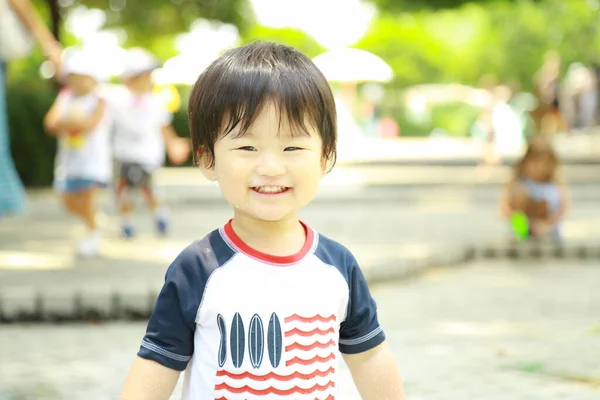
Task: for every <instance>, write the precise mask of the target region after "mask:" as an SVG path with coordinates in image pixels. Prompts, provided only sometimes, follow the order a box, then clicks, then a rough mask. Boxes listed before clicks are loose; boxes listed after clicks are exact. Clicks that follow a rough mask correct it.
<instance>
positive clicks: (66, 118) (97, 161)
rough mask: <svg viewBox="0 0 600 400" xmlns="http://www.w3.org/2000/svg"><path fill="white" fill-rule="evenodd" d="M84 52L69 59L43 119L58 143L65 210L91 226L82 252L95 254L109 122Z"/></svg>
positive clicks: (107, 177)
mask: <svg viewBox="0 0 600 400" xmlns="http://www.w3.org/2000/svg"><path fill="white" fill-rule="evenodd" d="M89 60H90V58H89V57H87V55H86V54H85V53H83V52H82V51H81V50H73V51H72V52H71V53H70V54H69V55H68V57H66V59H65V62H64V66H63V68H64V69H63V73H64V75H65V82H66V86H65V87H64V88H63V89H62V90H61V91H60V93H59V95H58V96H57V98H56V100H55V101H54V104H53V105H52V107H51V108H50V110H49V111H48V113H47V114H46V116H45V118H44V127H45V129H46V131H47V132H48V133H49V134H50V135H53V136H56V137H57V139H58V152H57V154H56V170H55V176H54V179H55V188H56V189H57V191H58V192H59V193H60V194H61V196H62V201H63V203H64V205H65V207H66V209H67V210H68V211H69V213H71V214H72V215H74V216H76V217H79V218H80V219H81V220H82V221H83V222H84V223H85V224H86V225H87V227H88V229H89V236H88V237H87V238H86V239H85V240H84V241H82V242H81V244H80V246H79V249H78V252H79V253H80V254H81V255H93V254H95V253H96V252H97V251H98V248H99V246H100V241H101V236H100V231H99V229H98V225H97V221H96V205H95V198H96V192H97V189H98V188H103V187H106V186H107V185H108V184H109V183H110V181H111V179H112V163H111V153H110V117H109V115H108V112H107V108H106V103H105V101H104V99H103V98H102V97H101V96H100V93H99V90H98V85H97V82H98V77H97V75H96V72H95V68H94V66H93V65H92V63H91V62H90V61H89Z"/></svg>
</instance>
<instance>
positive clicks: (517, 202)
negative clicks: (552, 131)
mask: <svg viewBox="0 0 600 400" xmlns="http://www.w3.org/2000/svg"><path fill="white" fill-rule="evenodd" d="M558 164H559V160H558V156H557V155H556V153H555V152H554V150H553V149H552V146H551V144H550V143H549V141H548V140H547V139H545V138H544V137H542V136H536V137H534V138H532V140H531V141H530V143H529V145H528V148H527V150H526V152H525V155H524V156H523V158H522V159H521V160H520V161H519V162H518V163H517V164H516V166H515V170H514V175H513V177H512V178H511V179H510V181H509V182H508V183H507V184H506V187H505V189H504V192H503V194H502V197H501V200H500V209H501V212H502V215H503V216H504V218H506V219H507V220H509V221H510V222H511V224H512V226H513V230H514V234H515V235H516V236H517V237H518V238H536V239H542V238H551V239H554V240H557V241H560V240H561V239H562V237H561V222H562V220H563V219H564V217H565V214H566V212H567V210H568V208H569V197H570V196H569V192H568V189H567V186H566V184H565V183H564V182H563V181H562V180H561V178H560V176H559V174H558Z"/></svg>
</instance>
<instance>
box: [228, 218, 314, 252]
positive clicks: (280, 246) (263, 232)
mask: <svg viewBox="0 0 600 400" xmlns="http://www.w3.org/2000/svg"><path fill="white" fill-rule="evenodd" d="M231 227H232V229H233V231H234V232H235V233H236V235H238V237H239V238H240V239H242V241H244V243H246V244H247V245H248V246H250V247H252V248H254V249H256V250H258V251H261V252H263V253H267V254H271V255H276V256H287V255H292V254H295V253H297V252H298V251H299V250H300V249H301V248H302V246H303V245H304V242H305V241H306V234H305V232H304V228H303V227H302V225H301V224H300V221H299V220H298V217H297V216H296V215H295V214H294V215H293V216H290V217H288V218H285V219H282V220H279V221H264V220H259V219H255V218H252V217H250V216H248V215H245V214H242V213H238V212H234V216H233V219H232V221H231Z"/></svg>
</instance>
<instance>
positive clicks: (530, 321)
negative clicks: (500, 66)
mask: <svg viewBox="0 0 600 400" xmlns="http://www.w3.org/2000/svg"><path fill="white" fill-rule="evenodd" d="M598 282H600V268H598V266H597V265H596V264H574V265H569V264H556V263H552V262H547V263H545V264H542V265H539V266H533V265H531V264H529V263H524V264H507V263H493V264H490V263H487V264H477V265H471V266H467V267H461V268H456V269H447V270H444V269H438V270H433V271H430V272H429V273H427V274H426V275H424V276H422V277H421V278H419V279H415V280H412V281H407V282H404V283H395V284H389V285H379V286H376V287H375V288H374V289H373V292H374V295H375V297H376V299H377V301H378V305H379V310H380V315H381V321H382V324H383V326H384V328H385V329H386V332H387V334H388V338H389V339H388V340H389V343H390V344H391V346H392V348H393V351H394V354H395V355H396V358H397V360H398V362H399V364H400V366H401V368H402V371H403V375H404V377H405V385H406V389H407V391H408V395H409V397H408V398H409V399H410V400H471V399H485V400H494V399H502V400H504V399H511V400H521V399H522V400H529V399H532V400H538V399H544V400H566V399H569V400H595V399H598V398H600V363H598V360H599V359H600V318H599V317H598V316H599V315H600V291H598V290H597V289H598V287H597V283H598ZM144 328H145V326H144V324H142V323H119V324H106V325H65V326H50V325H34V326H26V325H10V326H4V327H0V343H2V349H3V350H2V351H1V352H0V400H25V399H27V400H29V399H36V400H80V399H86V400H88V399H89V400H96V399H97V400H106V399H114V398H117V396H118V393H119V391H120V388H121V386H122V383H123V380H124V378H125V376H126V374H127V371H128V368H129V366H130V363H131V361H132V359H133V358H134V356H135V353H136V351H137V348H138V346H139V341H140V338H141V337H142V335H143V332H144ZM343 378H344V379H343V380H342V382H341V388H342V395H341V396H340V398H342V399H344V400H354V399H359V397H358V396H357V394H356V391H355V389H354V387H353V384H352V382H351V380H350V377H349V374H348V371H347V370H345V369H344V371H343ZM178 394H179V391H177V392H176V395H174V396H173V399H176V398H179V395H178Z"/></svg>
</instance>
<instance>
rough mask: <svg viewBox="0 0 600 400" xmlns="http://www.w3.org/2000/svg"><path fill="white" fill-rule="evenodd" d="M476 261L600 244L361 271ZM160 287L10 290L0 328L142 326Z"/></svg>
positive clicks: (556, 253)
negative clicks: (69, 324)
mask: <svg viewBox="0 0 600 400" xmlns="http://www.w3.org/2000/svg"><path fill="white" fill-rule="evenodd" d="M478 259H487V260H489V259H531V260H541V259H574V260H592V259H598V260H600V244H564V245H557V244H548V243H495V244H494V243H492V244H486V245H482V246H477V245H469V246H463V247H460V246H452V247H448V248H444V249H440V250H439V251H438V252H437V253H435V254H431V255H429V256H426V257H420V258H411V259H390V260H388V261H386V262H382V263H381V264H380V265H379V266H377V267H372V268H369V269H365V270H364V274H365V278H366V279H367V281H368V282H369V284H371V285H375V284H380V283H386V282H393V281H398V280H406V279H410V278H413V277H417V276H418V275H419V274H421V273H423V272H425V271H427V270H428V269H430V268H436V267H453V266H460V265H464V264H466V263H468V262H471V261H474V260H478ZM160 288H161V283H158V282H154V283H152V284H150V283H148V284H138V285H127V284H121V285H108V284H97V283H96V284H93V285H91V284H88V285H82V286H80V287H78V288H75V289H72V288H69V290H64V289H63V288H54V289H47V288H44V289H39V290H36V289H34V288H31V287H20V288H11V289H9V290H4V291H3V292H0V324H3V323H23V322H29V323H60V322H73V321H78V322H82V321H84V322H96V321H102V320H113V321H114V320H129V321H135V320H147V319H148V318H149V317H150V315H151V313H152V309H153V306H154V302H155V300H156V297H157V295H158V292H159V290H160Z"/></svg>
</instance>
